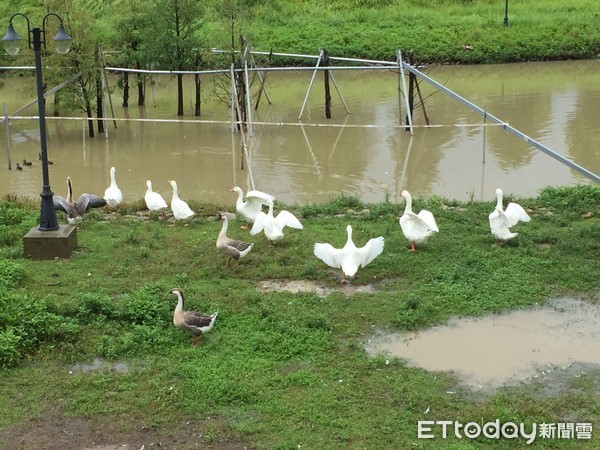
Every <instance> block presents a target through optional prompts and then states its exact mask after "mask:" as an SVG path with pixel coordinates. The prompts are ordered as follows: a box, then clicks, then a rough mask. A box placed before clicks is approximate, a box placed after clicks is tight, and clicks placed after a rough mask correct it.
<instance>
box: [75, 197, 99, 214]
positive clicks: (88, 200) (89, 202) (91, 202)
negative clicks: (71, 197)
mask: <svg viewBox="0 0 600 450" xmlns="http://www.w3.org/2000/svg"><path fill="white" fill-rule="evenodd" d="M77 205H78V206H79V208H80V209H81V210H82V211H83V212H86V211H87V210H88V209H90V208H102V207H103V206H106V200H104V199H103V198H102V197H99V196H98V195H94V194H81V195H80V196H79V198H78V199H77Z"/></svg>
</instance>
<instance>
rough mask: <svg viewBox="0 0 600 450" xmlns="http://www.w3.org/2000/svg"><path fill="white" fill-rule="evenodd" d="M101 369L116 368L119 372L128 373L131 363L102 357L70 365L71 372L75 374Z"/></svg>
mask: <svg viewBox="0 0 600 450" xmlns="http://www.w3.org/2000/svg"><path fill="white" fill-rule="evenodd" d="M100 370H114V371H115V372H118V373H127V372H129V365H128V364H127V363H125V362H108V361H105V360H103V359H100V358H94V360H93V361H92V362H91V364H83V363H78V364H74V365H72V366H71V367H69V373H70V374H73V375H80V374H85V373H90V372H98V371H100Z"/></svg>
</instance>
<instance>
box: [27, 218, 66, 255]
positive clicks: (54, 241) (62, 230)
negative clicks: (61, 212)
mask: <svg viewBox="0 0 600 450" xmlns="http://www.w3.org/2000/svg"><path fill="white" fill-rule="evenodd" d="M23 247H24V249H25V256H26V257H28V258H31V259H55V258H64V259H69V258H70V257H71V254H72V253H73V250H75V249H76V248H77V228H76V227H72V226H71V225H59V227H58V230H53V231H40V230H39V229H38V227H33V228H32V229H31V230H29V232H28V233H27V234H26V235H25V236H24V237H23Z"/></svg>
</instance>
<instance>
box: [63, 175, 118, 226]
mask: <svg viewBox="0 0 600 450" xmlns="http://www.w3.org/2000/svg"><path fill="white" fill-rule="evenodd" d="M53 203H54V209H56V210H57V211H62V212H64V213H65V214H66V215H67V221H68V222H69V224H70V225H77V224H79V222H81V221H82V220H83V215H84V214H85V213H86V212H87V211H88V210H89V209H90V208H102V207H103V206H106V200H104V199H103V198H102V197H100V196H98V195H93V194H81V195H80V196H79V198H78V199H77V200H73V185H72V183H71V177H67V198H64V197H61V196H60V195H55V196H53Z"/></svg>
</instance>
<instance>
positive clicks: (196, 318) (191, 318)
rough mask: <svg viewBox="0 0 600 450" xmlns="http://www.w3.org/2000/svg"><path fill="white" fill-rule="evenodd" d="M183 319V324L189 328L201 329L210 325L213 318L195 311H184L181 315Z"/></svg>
mask: <svg viewBox="0 0 600 450" xmlns="http://www.w3.org/2000/svg"><path fill="white" fill-rule="evenodd" d="M183 319H184V320H185V324H186V325H187V326H189V327H197V328H203V327H207V326H209V325H210V323H211V322H212V319H213V316H211V315H209V314H202V313H199V312H196V311H186V312H185V313H184V314H183Z"/></svg>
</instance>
